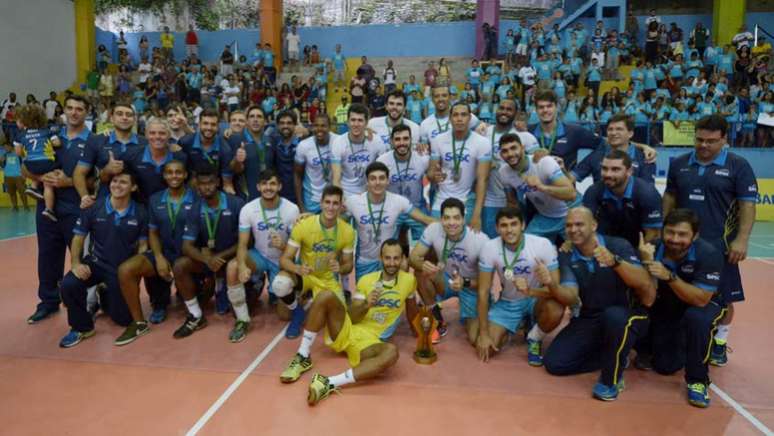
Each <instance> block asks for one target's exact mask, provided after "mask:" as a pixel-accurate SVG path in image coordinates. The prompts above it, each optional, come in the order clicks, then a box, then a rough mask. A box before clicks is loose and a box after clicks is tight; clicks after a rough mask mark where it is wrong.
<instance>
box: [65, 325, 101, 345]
mask: <svg viewBox="0 0 774 436" xmlns="http://www.w3.org/2000/svg"><path fill="white" fill-rule="evenodd" d="M96 333H97V332H96V331H94V329H91V330H90V331H88V332H83V333H81V332H77V331H75V330H70V333H68V334H66V335H65V336H64V337H63V338H62V340H61V341H59V346H60V347H62V348H72V347H74V346H76V345H78V344H80V343H81V341H84V340H86V339H89V338H90V337H92V336H94V335H95V334H96Z"/></svg>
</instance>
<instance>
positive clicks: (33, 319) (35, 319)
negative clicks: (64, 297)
mask: <svg viewBox="0 0 774 436" xmlns="http://www.w3.org/2000/svg"><path fill="white" fill-rule="evenodd" d="M57 312H59V307H57V308H56V309H46V308H45V307H38V308H37V309H35V313H33V314H32V315H30V317H29V318H27V324H36V323H39V322H40V321H43V320H44V319H46V318H48V317H49V316H51V315H53V314H55V313H57Z"/></svg>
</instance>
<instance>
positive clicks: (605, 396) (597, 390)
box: [591, 379, 624, 401]
mask: <svg viewBox="0 0 774 436" xmlns="http://www.w3.org/2000/svg"><path fill="white" fill-rule="evenodd" d="M623 390H624V381H623V379H621V380H620V381H619V382H618V384H617V385H615V386H608V385H606V384H603V383H601V382H597V383H596V384H595V385H594V389H592V390H591V396H593V397H594V398H596V399H598V400H602V401H615V399H617V398H618V394H619V393H620V392H621V391H623Z"/></svg>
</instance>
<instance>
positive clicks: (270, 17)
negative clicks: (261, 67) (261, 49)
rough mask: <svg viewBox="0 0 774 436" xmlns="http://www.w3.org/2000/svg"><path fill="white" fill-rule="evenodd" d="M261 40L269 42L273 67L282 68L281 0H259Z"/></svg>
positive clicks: (282, 23) (279, 69)
mask: <svg viewBox="0 0 774 436" xmlns="http://www.w3.org/2000/svg"><path fill="white" fill-rule="evenodd" d="M260 14H261V15H260V17H261V42H263V43H264V44H265V43H267V42H268V43H269V44H271V50H272V51H273V52H274V67H275V68H276V69H277V73H278V74H279V72H280V71H281V70H282V27H283V25H284V22H283V21H284V20H283V16H284V14H283V13H282V0H261V10H260Z"/></svg>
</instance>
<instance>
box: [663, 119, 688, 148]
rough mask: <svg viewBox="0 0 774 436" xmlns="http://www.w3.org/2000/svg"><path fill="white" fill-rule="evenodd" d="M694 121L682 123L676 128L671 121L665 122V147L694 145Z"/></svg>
mask: <svg viewBox="0 0 774 436" xmlns="http://www.w3.org/2000/svg"><path fill="white" fill-rule="evenodd" d="M694 131H695V129H694V126H693V121H681V122H680V125H679V126H675V125H674V123H672V122H671V121H664V142H663V143H664V145H683V146H685V145H693V144H694V142H695V139H694Z"/></svg>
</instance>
